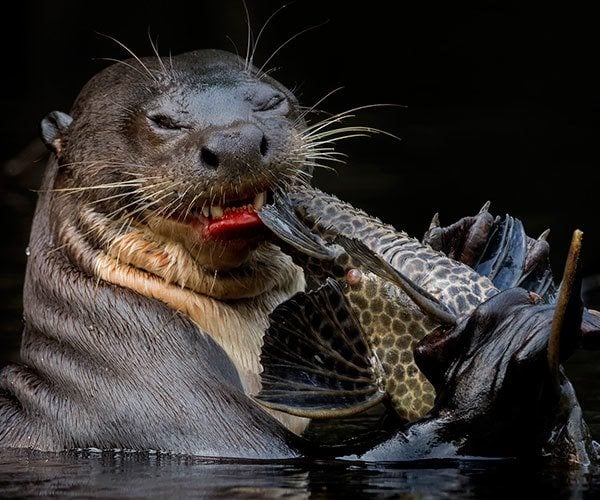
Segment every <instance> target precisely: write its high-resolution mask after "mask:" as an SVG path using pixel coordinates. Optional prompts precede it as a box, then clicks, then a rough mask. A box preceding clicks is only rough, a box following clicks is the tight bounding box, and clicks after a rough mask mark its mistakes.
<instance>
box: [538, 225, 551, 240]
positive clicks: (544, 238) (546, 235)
mask: <svg viewBox="0 0 600 500" xmlns="http://www.w3.org/2000/svg"><path fill="white" fill-rule="evenodd" d="M549 234H550V229H549V228H548V229H546V230H545V231H544V232H543V233H542V234H540V235H539V236H538V241H546V240H547V239H548V235H549Z"/></svg>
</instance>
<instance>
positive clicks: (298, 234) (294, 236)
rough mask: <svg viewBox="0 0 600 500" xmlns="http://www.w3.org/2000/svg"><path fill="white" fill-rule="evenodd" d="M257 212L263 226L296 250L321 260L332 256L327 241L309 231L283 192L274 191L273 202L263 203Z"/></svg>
mask: <svg viewBox="0 0 600 500" xmlns="http://www.w3.org/2000/svg"><path fill="white" fill-rule="evenodd" d="M257 214H258V217H259V218H260V220H261V221H262V222H263V223H264V225H265V226H267V227H268V228H269V229H270V230H271V231H272V232H273V233H275V234H276V235H277V236H278V237H279V238H280V239H282V240H283V241H284V242H286V243H287V244H288V245H291V246H292V247H294V248H295V249H297V250H298V251H300V252H302V253H304V254H306V255H309V256H311V257H315V258H317V259H321V260H329V259H332V258H333V257H334V254H333V252H332V249H331V248H330V247H329V246H328V245H327V243H326V242H325V241H324V240H322V239H321V238H320V237H319V236H317V235H316V234H313V233H311V232H310V231H309V229H308V228H307V227H306V226H305V225H304V224H303V223H302V221H301V220H300V219H299V218H298V216H297V215H296V213H295V211H294V209H293V207H292V204H291V202H290V200H289V197H288V196H287V195H286V194H285V193H283V192H280V191H278V192H276V193H275V203H273V204H271V205H265V206H264V207H263V208H262V209H261V210H259V211H258V212H257Z"/></svg>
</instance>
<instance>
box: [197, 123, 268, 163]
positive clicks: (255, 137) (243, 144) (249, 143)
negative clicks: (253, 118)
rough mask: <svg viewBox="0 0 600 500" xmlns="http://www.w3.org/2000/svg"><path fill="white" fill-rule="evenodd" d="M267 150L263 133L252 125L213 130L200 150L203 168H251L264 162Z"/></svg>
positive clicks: (246, 124)
mask: <svg viewBox="0 0 600 500" xmlns="http://www.w3.org/2000/svg"><path fill="white" fill-rule="evenodd" d="M268 150H269V145H268V142H267V138H266V137H265V134H264V133H263V131H262V130H261V129H260V128H258V127H257V126H256V125H254V124H252V123H241V124H236V125H231V126H229V127H226V128H220V129H217V130H213V131H212V132H211V133H210V134H209V135H208V137H207V138H206V141H205V143H204V145H203V146H202V147H201V148H200V162H201V163H202V165H203V166H204V167H207V168H210V169H216V168H218V167H220V166H222V167H227V166H241V167H243V166H252V165H256V164H259V163H262V162H263V161H264V158H265V156H266V155H267V152H268Z"/></svg>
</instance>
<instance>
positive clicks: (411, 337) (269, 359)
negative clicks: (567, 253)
mask: <svg viewBox="0 0 600 500" xmlns="http://www.w3.org/2000/svg"><path fill="white" fill-rule="evenodd" d="M259 216H260V217H261V219H262V220H263V222H264V223H265V224H266V225H267V226H268V227H269V228H270V229H271V230H272V231H273V232H274V233H275V234H276V235H277V237H278V238H279V239H280V242H281V244H282V246H283V247H284V250H285V251H287V252H288V253H290V254H291V255H292V256H293V258H294V260H295V262H296V263H297V264H299V265H300V266H301V267H302V268H303V269H304V270H305V274H306V277H307V283H308V290H307V291H306V292H301V293H299V294H297V295H295V296H294V297H292V298H291V299H290V300H288V301H286V302H284V303H283V304H281V305H280V306H279V307H277V308H276V309H275V311H274V312H273V313H272V315H271V317H270V327H269V329H268V331H267V332H266V334H265V337H264V346H263V350H262V355H261V363H262V365H263V367H264V370H263V373H262V375H261V379H262V390H261V392H260V393H259V394H258V395H257V397H256V398H257V399H258V400H259V401H260V402H261V403H262V404H264V405H265V406H268V407H271V408H275V409H279V410H282V411H286V412H288V413H292V414H296V415H301V416H307V417H311V418H329V417H339V416H345V415H350V414H353V413H357V412H359V411H363V410H364V409H366V408H368V407H370V406H372V405H375V404H377V403H378V402H380V401H382V400H383V399H384V398H385V397H386V396H387V397H389V399H390V401H391V404H392V406H393V408H394V410H395V411H396V413H397V414H398V415H399V416H400V417H401V418H402V419H404V420H406V421H414V420H416V419H418V418H421V417H423V416H424V415H426V414H427V413H428V411H429V410H430V409H431V408H432V406H433V403H434V398H435V391H434V389H433V386H432V384H431V383H430V381H429V380H428V379H427V378H426V377H425V375H424V374H423V372H422V371H421V370H420V369H419V367H418V366H417V364H416V361H415V357H414V352H415V350H416V349H418V346H419V343H420V341H421V340H422V339H423V338H424V337H425V336H426V335H428V334H436V333H435V332H436V331H439V332H444V331H447V330H448V329H449V328H451V327H453V326H454V325H456V324H457V322H458V321H460V319H461V318H465V317H468V316H469V315H470V314H471V313H472V312H473V311H474V309H475V308H476V307H477V306H478V305H480V304H481V303H483V302H485V301H486V300H488V299H489V298H491V297H493V296H494V295H496V294H497V293H498V292H499V288H498V287H497V286H496V285H495V283H494V281H493V280H492V279H490V278H489V277H487V276H483V275H481V274H479V273H477V272H476V271H475V270H474V269H473V267H471V266H469V265H466V264H464V263H461V262H459V261H457V260H454V259H450V258H448V257H447V256H446V255H445V254H444V253H442V252H440V251H438V250H434V249H433V248H432V247H431V246H430V245H427V244H423V243H421V242H419V241H418V240H417V239H415V238H411V237H409V236H408V235H407V234H406V233H404V232H399V231H397V230H395V229H394V228H393V227H391V226H389V225H386V224H383V223H382V222H381V221H380V220H378V219H376V218H374V217H371V216H369V215H368V214H366V213H365V212H363V211H361V210H359V209H356V208H354V207H352V206H351V205H349V204H348V203H345V202H342V201H341V200H339V199H337V198H336V197H334V196H331V195H327V194H325V193H323V192H321V191H319V190H316V189H311V190H305V191H302V192H300V191H298V192H294V193H288V194H286V195H279V196H278V197H276V202H275V203H274V204H273V205H269V206H267V207H265V208H264V209H263V210H262V212H261V213H260V214H259ZM490 219H491V221H490ZM482 221H484V223H485V224H484V225H486V227H487V231H486V232H485V234H486V238H484V240H485V241H486V242H488V240H490V241H492V243H493V244H492V245H491V246H489V245H488V247H489V248H487V251H485V252H483V253H482V255H483V256H482V257H481V259H480V260H479V262H478V267H481V268H484V269H487V274H488V275H490V276H493V277H497V278H498V279H499V280H502V284H503V286H502V288H504V287H506V285H514V283H513V282H516V281H518V280H522V279H523V277H524V275H526V276H527V278H528V279H529V280H530V281H531V282H532V283H537V282H536V281H535V279H533V278H535V276H536V272H533V271H535V268H536V265H535V263H534V264H533V265H532V263H531V262H527V257H528V256H529V257H530V261H531V255H532V253H533V252H532V251H531V250H532V248H533V247H534V246H535V245H532V244H531V242H530V241H528V240H527V238H526V236H525V235H524V231H523V230H522V226H520V223H519V222H518V221H516V220H515V219H512V218H508V217H507V218H506V219H505V220H504V221H498V220H495V221H494V220H493V218H491V215H490V214H489V213H487V210H485V211H483V212H482V213H480V216H479V217H477V218H476V219H474V222H478V223H481V222H482ZM485 221H488V222H485ZM509 225H510V228H511V229H510V231H509V233H510V234H509V233H508V232H507V231H508V229H507V227H508V226H509ZM475 226H477V224H475ZM515 226H516V227H515ZM432 229H433V228H430V231H429V232H428V235H429V236H430V237H431V235H438V236H439V232H438V233H436V232H435V231H433V230H432ZM492 229H495V231H493V230H492ZM513 233H514V236H513ZM453 234H454V233H453ZM498 235H500V236H498ZM442 236H443V235H442ZM454 236H456V235H455V234H454ZM494 238H496V239H497V240H498V241H495V240H494ZM498 238H499V239H498ZM519 238H520V240H519ZM442 239H443V238H442ZM438 240H439V238H438ZM517 240H518V241H517ZM452 241H454V242H456V238H453V239H452ZM488 243H489V242H488ZM506 245H512V246H513V247H515V246H517V247H519V246H522V247H523V248H524V251H523V252H520V257H519V259H514V258H513V257H514V252H513V253H512V254H510V255H508V254H507V252H506V251H504V250H505V247H506ZM472 247H473V245H472V244H471V245H470V248H472ZM536 248H537V247H536ZM521 254H522V255H521ZM544 257H545V256H538V258H537V260H536V262H539V261H541V260H543V258H544ZM515 260H517V261H518V262H516V261H515ZM526 264H527V265H526ZM513 268H514V269H513ZM526 268H527V269H528V270H529V272H528V273H524V270H525V269H526ZM538 281H539V280H538ZM544 285H545V286H546V290H545V291H546V292H548V293H549V292H550V291H552V289H551V288H550V287H549V286H548V283H547V280H546V281H545V282H544ZM538 288H539V287H538Z"/></svg>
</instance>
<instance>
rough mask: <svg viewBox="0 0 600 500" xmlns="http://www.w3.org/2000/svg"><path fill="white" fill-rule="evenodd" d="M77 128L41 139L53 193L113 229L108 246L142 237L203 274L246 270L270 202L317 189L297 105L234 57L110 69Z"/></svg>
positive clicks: (61, 124)
mask: <svg viewBox="0 0 600 500" xmlns="http://www.w3.org/2000/svg"><path fill="white" fill-rule="evenodd" d="M107 90H108V92H107ZM57 117H58V118H57ZM72 117H73V119H72V122H70V120H69V119H68V118H69V117H68V115H57V114H56V113H55V114H54V115H53V117H52V116H49V118H47V119H46V120H45V122H44V124H43V137H44V139H45V141H46V143H47V144H48V146H49V147H50V148H51V149H52V150H53V151H54V152H55V153H56V155H57V158H58V161H59V165H61V167H60V169H59V174H58V175H57V179H56V182H55V188H57V189H60V190H63V191H66V192H72V194H73V197H72V198H74V199H77V200H78V203H80V204H84V205H85V206H86V207H89V210H91V211H93V212H94V214H95V216H94V217H92V218H94V219H95V220H96V223H97V220H98V217H105V218H106V219H107V221H108V224H109V225H111V226H112V227H113V228H114V232H113V238H112V242H111V241H110V240H111V239H110V238H108V237H107V231H106V229H104V230H103V236H102V237H101V238H98V241H97V242H96V244H98V245H100V246H104V247H106V246H107V245H108V246H110V245H111V244H112V243H114V241H118V240H119V238H122V237H123V236H124V234H125V233H126V232H127V231H128V230H129V229H131V228H136V229H137V230H143V231H144V233H145V238H156V239H157V240H159V241H162V242H163V244H164V245H167V244H168V245H171V247H173V245H175V246H176V247H177V248H178V250H177V251H178V252H179V253H181V252H184V253H187V254H189V256H190V257H191V258H192V260H193V261H194V262H195V263H196V264H197V265H199V266H201V267H202V268H204V269H207V270H212V271H227V270H230V269H233V268H237V267H239V266H241V265H242V264H243V263H244V262H245V261H246V260H247V259H248V257H249V255H250V254H251V253H252V252H253V250H254V249H255V248H256V247H257V246H258V245H259V244H260V242H261V241H263V226H262V223H261V221H260V219H259V218H258V216H257V215H256V210H257V209H260V208H261V207H262V205H264V204H265V203H266V201H267V198H268V196H269V193H270V192H271V191H272V190H273V189H274V188H276V187H280V188H283V189H285V188H286V187H287V186H289V185H290V184H293V183H298V182H301V181H306V180H307V179H309V174H308V172H307V169H306V167H305V166H304V164H305V157H304V154H303V147H302V145H303V141H302V130H303V128H304V127H305V125H304V121H303V119H302V116H301V114H300V112H299V106H298V103H297V101H296V98H295V97H294V96H293V94H292V93H291V92H290V91H289V90H288V89H286V88H285V87H284V86H283V85H281V84H279V83H278V82H277V81H275V80H273V79H272V78H270V77H268V76H265V75H259V74H258V71H257V70H255V69H254V68H247V67H245V65H244V61H243V60H241V59H240V58H239V57H237V56H234V55H232V54H229V53H226V52H220V51H197V52H191V53H187V54H182V55H180V56H177V57H174V58H172V60H170V61H164V62H163V61H160V60H158V59H143V60H134V59H132V60H128V61H124V62H123V64H117V65H114V66H111V67H109V68H107V69H106V70H104V71H102V72H101V73H99V74H98V75H96V76H95V77H94V78H93V79H92V80H91V81H90V82H89V83H88V84H87V85H86V86H85V87H84V89H83V91H82V92H81V94H80V96H79V98H78V99H77V101H76V103H75V105H74V108H73V111H72ZM86 188H89V189H86ZM69 190H71V191H69ZM90 224H91V223H90ZM80 225H81V224H80ZM91 225H93V224H91ZM92 232H93V231H92Z"/></svg>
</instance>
